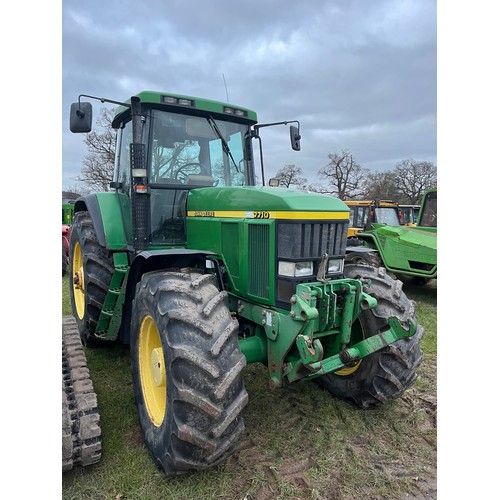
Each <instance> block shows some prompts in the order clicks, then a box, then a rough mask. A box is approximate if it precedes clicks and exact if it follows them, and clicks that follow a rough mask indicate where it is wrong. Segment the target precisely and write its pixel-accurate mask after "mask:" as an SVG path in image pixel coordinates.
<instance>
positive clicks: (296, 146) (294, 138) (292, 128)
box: [290, 125, 300, 151]
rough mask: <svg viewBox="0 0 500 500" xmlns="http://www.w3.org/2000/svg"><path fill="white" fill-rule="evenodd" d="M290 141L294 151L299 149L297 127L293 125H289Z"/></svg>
mask: <svg viewBox="0 0 500 500" xmlns="http://www.w3.org/2000/svg"><path fill="white" fill-rule="evenodd" d="M290 142H291V144H292V149H293V150H294V151H300V134H299V128H298V127H296V126H295V125H290Z"/></svg>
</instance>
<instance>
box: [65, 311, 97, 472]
mask: <svg viewBox="0 0 500 500" xmlns="http://www.w3.org/2000/svg"><path fill="white" fill-rule="evenodd" d="M101 450H102V434H101V420H100V415H99V408H98V405H97V396H96V394H95V392H94V386H93V384H92V380H91V379H90V374H89V370H88V368H87V358H86V357H85V352H84V350H83V346H82V342H81V340H80V335H79V333H78V328H77V326H76V321H75V319H74V318H73V317H71V316H66V317H63V319H62V470H63V472H66V471H69V470H71V469H72V468H73V467H74V466H76V465H80V466H83V467H86V466H88V465H92V464H95V463H97V462H98V461H99V460H100V459H101Z"/></svg>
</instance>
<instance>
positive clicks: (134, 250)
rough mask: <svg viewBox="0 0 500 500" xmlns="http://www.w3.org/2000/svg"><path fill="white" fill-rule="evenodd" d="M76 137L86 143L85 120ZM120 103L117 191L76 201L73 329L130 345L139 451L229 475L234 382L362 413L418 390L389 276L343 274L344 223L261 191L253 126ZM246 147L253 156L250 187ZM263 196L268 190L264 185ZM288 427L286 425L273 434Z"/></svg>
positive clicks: (241, 397) (417, 332) (395, 285)
mask: <svg viewBox="0 0 500 500" xmlns="http://www.w3.org/2000/svg"><path fill="white" fill-rule="evenodd" d="M82 97H87V98H92V97H93V96H83V95H82V96H80V97H79V99H78V102H76V103H74V104H72V106H71V118H70V129H71V130H72V131H73V132H82V133H87V132H89V131H90V130H91V119H92V106H91V104H90V102H88V101H84V100H82ZM97 99H99V100H100V101H101V102H109V103H113V104H116V105H117V106H118V107H117V110H116V114H115V116H114V119H113V122H112V126H113V127H115V128H116V129H118V140H117V149H116V166H115V173H114V179H113V182H112V183H111V191H109V192H103V193H95V194H92V195H89V196H85V197H82V198H80V199H78V200H77V201H76V203H75V206H74V212H75V213H74V219H73V225H72V230H71V238H70V273H69V274H70V279H71V287H70V288H71V302H72V308H73V314H74V317H75V319H76V323H77V325H78V331H79V333H80V336H81V339H82V341H83V343H84V344H85V345H86V346H89V347H92V346H99V345H106V344H107V345H110V344H113V343H115V342H121V343H126V344H130V352H131V365H132V378H133V387H134V395H135V400H136V405H137V411H138V417H139V421H140V425H141V427H142V432H143V435H144V441H145V443H146V445H147V447H148V448H149V450H150V452H151V455H152V457H153V459H154V461H155V462H156V464H157V465H158V467H159V468H160V469H162V470H163V471H164V472H165V473H166V474H167V475H176V474H181V473H185V472H188V471H193V470H203V469H206V468H208V467H211V466H213V465H215V464H217V463H219V462H220V461H221V460H224V459H225V458H227V457H228V456H229V455H230V454H231V453H232V452H233V451H234V450H235V446H236V443H237V441H238V438H239V437H240V436H241V435H242V433H243V430H244V421H243V416H244V409H245V405H246V404H247V401H248V394H247V392H246V390H245V387H244V380H243V370H244V367H245V365H246V364H247V363H262V364H264V365H265V366H266V367H267V369H268V371H269V385H270V387H271V388H277V387H283V386H286V385H288V384H290V383H293V382H298V381H306V380H314V381H317V382H318V383H319V384H321V386H322V387H324V389H325V390H326V391H329V392H330V393H331V394H332V395H333V396H335V397H339V398H344V399H347V400H350V401H352V402H353V403H355V404H357V405H359V406H361V407H370V406H373V405H378V404H381V403H386V402H387V401H390V400H393V399H394V398H397V397H399V396H401V394H403V392H404V391H405V390H406V389H407V388H408V387H409V386H410V385H411V384H412V383H413V382H414V381H415V379H416V376H417V374H416V370H417V367H418V366H419V364H420V362H421V360H422V352H421V349H420V341H421V338H422V334H423V328H422V327H421V326H420V325H419V324H418V322H417V320H416V318H415V304H414V302H413V301H411V300H409V299H408V298H407V296H406V295H405V294H404V292H403V291H402V287H401V282H400V281H395V280H393V279H392V278H391V277H390V276H388V275H387V273H386V272H385V269H383V268H380V269H375V268H371V267H368V266H362V265H346V266H344V257H345V250H346V242H347V227H348V222H349V208H348V207H347V206H346V205H345V204H344V203H343V202H342V201H340V200H338V199H335V198H332V197H329V196H325V195H320V194H311V193H306V192H300V191H290V190H288V189H282V188H279V187H271V186H269V187H268V186H266V183H265V181H264V166H263V165H264V162H263V160H262V147H261V131H262V129H263V128H264V127H268V126H272V125H288V124H292V125H290V139H291V145H292V148H293V149H294V150H299V149H300V124H299V123H298V122H296V121H293V122H276V123H266V124H258V122H257V116H256V113H255V112H254V111H251V110H249V109H246V108H243V107H240V106H235V105H232V104H228V103H222V102H215V101H211V100H207V99H200V98H195V97H190V96H182V95H175V94H170V93H162V92H151V91H144V92H141V93H139V94H137V95H134V96H132V97H131V98H130V99H129V100H127V101H125V102H120V101H113V100H110V99H104V98H97ZM253 141H257V142H258V144H259V150H260V155H259V156H260V160H261V162H260V163H261V174H260V175H261V179H262V186H256V185H255V184H256V182H255V177H256V175H255V168H254V154H253ZM270 184H273V182H272V181H270ZM280 418H281V417H280Z"/></svg>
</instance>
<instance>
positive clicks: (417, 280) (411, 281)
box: [396, 274, 430, 286]
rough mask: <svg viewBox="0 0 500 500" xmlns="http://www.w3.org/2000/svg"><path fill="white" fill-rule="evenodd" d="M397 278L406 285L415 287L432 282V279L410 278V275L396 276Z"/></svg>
mask: <svg viewBox="0 0 500 500" xmlns="http://www.w3.org/2000/svg"><path fill="white" fill-rule="evenodd" d="M396 278H397V279H398V280H400V281H402V282H403V284H405V285H415V286H424V285H426V284H427V283H428V282H429V281H430V278H425V277H423V276H410V275H408V274H396Z"/></svg>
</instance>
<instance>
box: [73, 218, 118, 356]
mask: <svg viewBox="0 0 500 500" xmlns="http://www.w3.org/2000/svg"><path fill="white" fill-rule="evenodd" d="M69 269H70V272H69V279H70V287H69V288H70V297H71V309H72V311H73V316H74V317H75V320H76V324H77V326H78V331H79V332H80V337H81V339H82V342H83V344H84V345H85V346H88V347H95V346H98V345H102V344H103V342H104V341H102V340H100V339H99V338H98V337H96V336H95V335H94V333H95V329H96V326H97V321H98V320H99V315H100V314H101V310H102V307H103V304H104V299H105V298H106V294H107V292H108V288H109V284H110V283H111V278H112V276H113V271H114V266H113V258H112V255H111V253H110V252H108V251H107V250H106V249H105V248H104V247H102V246H101V245H100V244H99V241H98V239H97V234H96V231H95V229H94V224H93V222H92V219H91V217H90V214H89V213H88V212H78V213H76V214H75V217H74V219H73V226H72V228H71V235H70V252H69Z"/></svg>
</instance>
